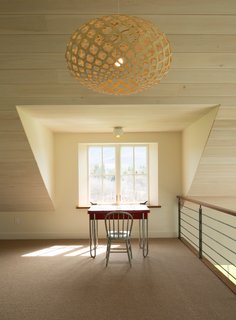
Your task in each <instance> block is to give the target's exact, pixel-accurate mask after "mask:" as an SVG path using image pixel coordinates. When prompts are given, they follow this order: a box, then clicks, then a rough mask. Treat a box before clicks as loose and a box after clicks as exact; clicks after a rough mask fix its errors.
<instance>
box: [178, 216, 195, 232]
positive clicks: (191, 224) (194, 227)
mask: <svg viewBox="0 0 236 320" xmlns="http://www.w3.org/2000/svg"><path fill="white" fill-rule="evenodd" d="M182 221H184V222H185V223H186V224H188V225H189V226H191V227H192V228H194V229H195V230H197V231H198V228H196V227H195V226H194V225H192V224H191V223H189V222H188V221H186V220H185V219H183V218H182Z"/></svg>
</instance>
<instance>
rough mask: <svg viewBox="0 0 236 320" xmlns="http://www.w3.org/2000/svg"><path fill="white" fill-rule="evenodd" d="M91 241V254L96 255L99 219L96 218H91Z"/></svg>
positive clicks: (93, 256)
mask: <svg viewBox="0 0 236 320" xmlns="http://www.w3.org/2000/svg"><path fill="white" fill-rule="evenodd" d="M89 241H90V256H91V257H92V258H95V257H96V249H97V246H98V221H97V220H96V218H95V215H94V218H93V219H89Z"/></svg>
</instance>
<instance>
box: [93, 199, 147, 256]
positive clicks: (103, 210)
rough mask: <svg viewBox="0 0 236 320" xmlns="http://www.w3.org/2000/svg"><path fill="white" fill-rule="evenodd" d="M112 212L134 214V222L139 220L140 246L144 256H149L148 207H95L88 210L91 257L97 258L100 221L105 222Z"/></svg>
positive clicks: (139, 205) (140, 205) (141, 205)
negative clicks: (106, 216) (108, 214)
mask: <svg viewBox="0 0 236 320" xmlns="http://www.w3.org/2000/svg"><path fill="white" fill-rule="evenodd" d="M111 211H126V212H129V213H131V214H132V216H133V219H134V220H139V246H140V248H141V249H142V250H143V256H144V257H146V256H147V255H148V214H149V213H150V210H149V208H148V207H147V206H146V205H143V204H138V205H93V206H91V207H90V208H89V209H88V214H89V238H90V255H91V257H92V258H95V257H96V248H97V246H98V220H104V219H105V215H106V214H107V213H108V212H111Z"/></svg>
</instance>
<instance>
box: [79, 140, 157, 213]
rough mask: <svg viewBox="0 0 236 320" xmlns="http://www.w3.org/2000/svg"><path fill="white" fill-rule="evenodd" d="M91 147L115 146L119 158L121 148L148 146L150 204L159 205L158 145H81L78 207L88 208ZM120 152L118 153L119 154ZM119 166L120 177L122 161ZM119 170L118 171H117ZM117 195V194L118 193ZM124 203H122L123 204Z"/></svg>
mask: <svg viewBox="0 0 236 320" xmlns="http://www.w3.org/2000/svg"><path fill="white" fill-rule="evenodd" d="M89 146H104V147H105V146H114V147H115V150H116V160H117V157H119V158H120V154H118V155H117V150H119V152H120V146H147V161H148V172H147V176H148V190H147V192H148V199H147V201H148V204H149V205H154V206H155V205H158V143H139V142H137V143H136V142H134V143H79V144H78V207H88V206H90V202H89V189H88V188H89V184H88V165H89V163H88V162H89V158H88V149H89V148H88V147H89ZM119 152H118V153H119ZM118 163H119V165H117V163H116V174H117V172H119V175H120V161H118ZM117 170H118V171H117ZM119 180H120V179H116V188H117V187H118V189H116V190H120V189H119V188H120V186H119V185H118V186H117V184H118V183H119V182H118V181H119ZM116 193H117V192H116ZM119 200H120V199H119V198H118V199H117V198H116V204H119V203H120V201H119ZM121 203H122V202H121Z"/></svg>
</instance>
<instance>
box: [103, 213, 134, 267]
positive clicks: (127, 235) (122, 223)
mask: <svg viewBox="0 0 236 320" xmlns="http://www.w3.org/2000/svg"><path fill="white" fill-rule="evenodd" d="M132 227H133V216H132V214H130V213H128V212H125V211H112V212H109V213H107V214H106V216H105V228H106V235H107V250H106V266H107V265H108V262H109V257H110V253H119V252H122V253H127V255H128V259H129V264H130V266H132V263H131V259H132V257H133V254H132V247H131V231H132ZM112 242H124V243H125V247H118V248H112V247H111V246H112Z"/></svg>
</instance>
